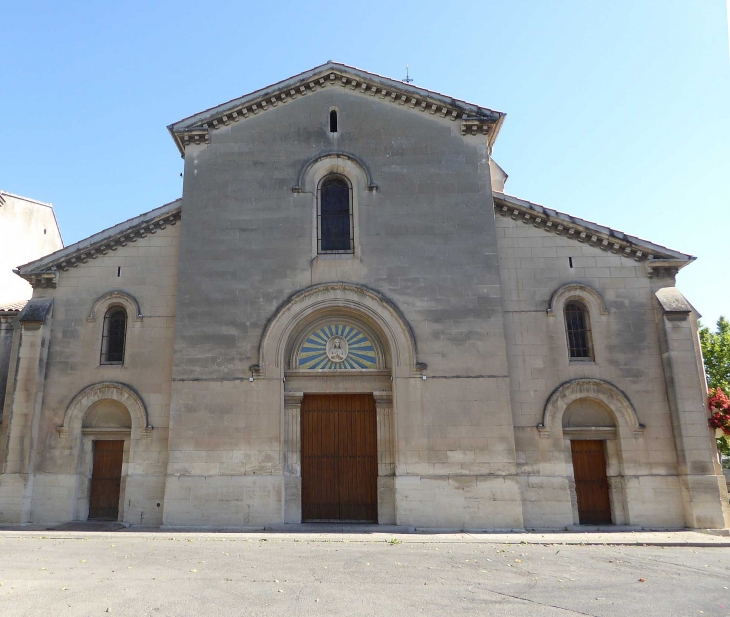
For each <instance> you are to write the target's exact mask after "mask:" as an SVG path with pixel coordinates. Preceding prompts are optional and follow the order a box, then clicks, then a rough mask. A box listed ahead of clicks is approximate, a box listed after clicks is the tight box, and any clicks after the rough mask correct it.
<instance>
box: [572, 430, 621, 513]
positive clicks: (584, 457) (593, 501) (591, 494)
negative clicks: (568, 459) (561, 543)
mask: <svg viewBox="0 0 730 617" xmlns="http://www.w3.org/2000/svg"><path fill="white" fill-rule="evenodd" d="M604 443H605V442H603V441H599V440H592V439H576V440H572V441H571V442H570V449H571V451H572V454H573V474H574V477H575V492H576V496H577V498H578V520H579V522H580V524H581V525H605V524H610V523H611V500H610V498H609V494H608V477H607V475H606V452H605V445H604Z"/></svg>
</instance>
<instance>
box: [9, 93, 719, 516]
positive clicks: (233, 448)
mask: <svg viewBox="0 0 730 617" xmlns="http://www.w3.org/2000/svg"><path fill="white" fill-rule="evenodd" d="M374 94H375V93H373V96H371V93H370V92H369V91H363V90H361V89H359V88H357V89H356V88H351V87H349V86H348V87H343V86H341V85H338V84H337V83H335V84H332V85H325V86H324V87H320V86H317V87H316V88H314V89H310V90H308V93H307V94H306V95H301V96H300V95H298V96H297V98H296V100H293V99H292V100H289V99H287V100H286V102H285V103H284V102H282V99H280V98H279V99H275V100H276V102H277V104H276V106H274V105H273V104H272V105H269V104H268V103H267V110H266V111H263V110H262V109H259V108H257V110H258V111H257V112H256V113H254V111H253V110H252V109H251V108H249V111H248V112H247V113H248V115H247V116H246V119H245V120H243V121H242V120H241V118H239V119H238V120H231V117H228V116H227V120H226V122H223V121H222V120H221V121H220V122H218V125H217V126H218V128H211V127H209V128H208V129H205V130H203V129H201V131H203V132H202V133H200V134H198V133H195V134H193V135H192V137H190V135H188V137H189V140H188V141H189V143H188V145H186V146H185V147H184V151H185V181H184V187H183V204H184V205H183V221H182V222H178V218H175V217H179V212H180V211H179V208H180V204H179V203H177V204H170V205H168V206H165V207H163V208H161V209H159V211H153V213H149V214H150V216H148V217H146V218H145V217H138V219H135V220H133V221H132V222H130V223H129V225H128V227H127V228H114V234H115V235H114V242H115V244H114V249H113V250H112V249H110V248H109V246H108V245H107V244H104V245H103V246H104V250H102V244H101V243H102V242H111V241H110V240H104V239H103V238H102V239H99V238H97V239H96V240H94V242H96V244H95V245H94V246H96V247H98V250H97V248H94V249H93V251H92V249H90V248H89V247H88V246H87V247H83V248H79V249H78V251H76V252H75V253H74V252H69V253H68V254H66V253H64V254H63V259H64V260H65V261H64V263H65V264H66V266H65V269H63V268H61V271H60V272H58V273H57V274H58V278H57V283H58V284H57V286H56V287H55V288H54V287H48V286H46V287H41V286H38V287H37V288H36V290H35V295H34V300H33V303H34V304H44V305H46V304H47V305H48V306H49V310H48V311H47V312H46V313H45V314H44V315H43V319H42V320H40V321H37V320H36V321H33V322H32V323H31V322H28V323H25V322H21V321H18V322H14V323H13V324H12V325H11V327H12V328H14V330H13V336H12V339H13V341H15V342H14V343H13V347H12V349H13V350H14V351H13V354H11V356H12V357H10V359H9V371H10V373H11V379H10V380H9V381H8V385H9V389H8V392H9V395H8V397H7V398H8V400H7V401H6V404H5V409H4V415H3V422H2V424H0V473H1V474H2V475H0V521H2V522H19V521H22V522H43V523H52V522H64V521H67V520H85V519H86V518H87V517H88V514H89V493H90V478H91V474H92V461H93V448H94V442H95V441H96V440H98V439H121V440H124V442H125V447H124V458H123V468H122V484H121V499H120V512H119V518H120V520H122V521H124V522H127V523H131V524H138V525H139V524H150V525H158V524H165V525H173V526H174V525H208V526H261V525H265V524H280V523H299V522H301V518H302V479H301V468H302V464H301V448H302V445H301V432H300V431H301V429H300V424H299V422H300V414H301V404H302V400H303V397H305V396H306V395H307V394H312V393H319V394H321V393H348V392H349V393H372V394H373V397H374V400H375V406H376V411H377V450H378V452H377V469H378V479H377V494H378V519H379V522H380V523H382V524H398V525H406V526H419V527H448V528H459V529H520V528H524V527H527V528H566V527H572V526H574V525H577V524H578V523H579V522H580V519H579V516H580V515H579V511H578V505H577V497H576V483H575V470H574V468H573V463H572V458H571V440H575V439H598V440H601V441H603V442H604V445H605V456H606V472H607V478H608V486H609V489H608V490H609V500H610V504H611V516H612V520H613V522H614V523H616V524H622V525H639V526H650V527H667V528H673V527H682V526H689V527H704V528H707V527H723V526H727V525H728V524H729V523H730V521H728V519H727V516H728V514H727V507H726V506H727V492H726V488H725V484H724V482H723V481H722V478H721V475H720V474H721V472H720V469H719V465H718V464H717V460H716V456H715V457H714V458H713V456H714V451H713V443H712V438H711V435H710V432H709V429H708V427H707V422H706V414H705V409H704V405H705V399H704V397H705V391H704V381H703V377H702V374H701V368H700V363H699V362H700V361H699V350H698V349H697V345H696V339H697V324H696V314H695V313H694V312H693V311H692V309H691V307H689V305H688V304H687V306H688V307H689V309H688V311H689V312H682V311H680V312H682V315H683V319H675V318H674V317H675V314H676V312H677V310H675V309H676V307H677V306H678V304H677V303H676V302H670V303H669V304H667V302H663V301H662V299H663V298H664V299H666V298H670V299H671V298H676V297H678V296H677V294H678V292H676V290H675V289H674V279H673V274H671V272H673V271H676V268H677V267H680V266H678V265H677V264H678V263H681V264H682V265H684V264H685V263H688V262H689V261H690V257H689V256H682V255H681V254H678V253H676V252H674V251H671V250H669V249H662V247H657V246H656V245H652V244H650V243H644V244H641V243H640V241H639V240H638V239H635V238H632V237H630V236H626V235H624V234H620V233H619V232H613V231H612V230H606V228H599V227H598V226H595V225H593V224H589V223H587V222H585V221H583V222H581V221H580V219H573V218H571V217H567V215H560V216H558V215H557V214H551V213H550V212H548V211H547V210H545V209H540V208H538V207H536V206H535V207H533V206H534V205H533V206H526V205H525V204H526V202H521V201H520V200H515V199H514V198H509V197H508V196H505V195H503V194H502V193H501V192H499V193H493V192H492V191H493V189H492V187H493V183H492V178H491V176H490V163H491V159H490V157H489V143H488V140H489V139H491V137H489V138H485V137H484V135H483V134H482V133H479V131H476V132H475V133H474V134H472V130H471V128H469V130H467V131H466V132H463V131H462V126H461V123H460V122H457V121H454V120H452V119H451V118H450V116H449V115H446V114H445V113H444V115H443V116H442V114H441V113H436V110H433V111H434V113H430V112H429V111H428V110H426V111H422V110H421V109H420V107H419V106H417V105H414V106H413V107H411V106H410V105H406V104H405V102H403V104H399V102H398V100H395V102H389V100H390V96H388V98H381V97H380V96H379V95H378V96H374ZM331 109H336V110H337V111H338V114H339V126H338V132H337V133H330V132H329V130H328V129H329V124H328V118H329V112H330V110H331ZM469 122H471V121H470V120H469ZM466 126H468V127H471V125H470V124H468V122H467V124H466ZM203 133H205V135H206V137H203V138H201V136H202V135H203ZM196 135H197V137H198V139H197V141H198V143H197V144H196V143H195V136H196ZM480 135H481V136H480ZM180 143H182V142H180ZM492 168H493V169H495V170H496V169H497V167H495V166H494V165H492ZM328 174H336V175H338V176H340V177H344V178H345V179H346V180H347V182H348V183H349V185H350V187H351V193H350V194H351V200H352V201H351V203H352V213H353V227H352V229H353V243H354V247H353V251H352V253H349V254H347V253H343V254H321V253H318V244H317V242H318V232H317V229H318V228H317V224H318V223H317V220H318V218H317V212H318V210H317V203H318V202H317V199H318V197H317V195H318V187H319V186H320V181H321V180H322V179H323V178H324V177H326V176H327V175H328ZM502 176H504V174H503V173H500V178H499V179H498V182H497V184H498V188H500V190H501V188H502V187H503V182H504V179H505V178H504V177H502ZM495 207H496V212H497V215H496V216H495ZM518 208H521V209H520V210H518ZM561 217H562V218H561ZM547 219H550V220H549V221H548V220H547ZM150 221H152V222H153V224H150ZM173 223H175V224H173ZM548 223H549V225H548ZM571 226H572V227H571ZM609 241H610V243H609ZM662 250H664V251H665V252H664V253H662ZM648 254H652V255H659V256H661V257H662V260H661V261H660V260H654V264H655V266H656V264H659V263H661V264H662V265H661V267H659V266H656V267H654V266H652V267H651V268H650V267H648V266H647V263H644V260H645V259H646V256H647V255H648ZM74 260H76V261H74ZM48 263H51V262H48ZM54 263H55V262H54ZM667 273H669V274H667ZM31 274H32V273H31ZM54 276H55V275H54ZM54 280H55V279H54ZM572 300H579V301H581V302H583V304H584V305H585V307H586V309H587V311H588V323H589V330H590V338H591V354H590V357H585V358H580V359H575V358H572V359H571V358H570V355H569V353H568V348H567V338H566V325H565V324H566V322H565V318H564V307H565V304H566V303H567V302H570V301H572ZM51 302H52V308H50V305H51ZM682 306H684V305H682ZM110 307H122V308H124V309H125V311H126V312H127V316H128V319H127V331H126V345H125V352H124V362H123V364H116V365H110V364H103V363H100V358H101V357H103V347H102V339H103V332H104V327H105V326H104V319H103V317H104V315H105V313H106V311H107V310H108V309H109V308H110ZM680 308H681V307H680ZM338 322H341V323H343V324H345V323H346V324H349V325H353V324H354V326H357V328H359V329H360V330H361V331H362V332H365V333H367V337H368V340H370V341H371V343H372V347H373V351H372V358H373V368H369V369H357V370H355V369H353V370H335V369H334V368H330V369H327V370H321V371H320V370H312V371H308V370H302V369H301V367H300V366H299V365H298V364H297V363H296V361H295V359H296V358H297V357H299V356H298V355H297V354H299V353H303V352H302V351H301V349H302V345H303V343H302V341H304V340H305V339H306V337H307V336H309V335H311V333H312V332H313V331H314V329H316V328H321V327H322V326H323V325H326V324H333V323H338ZM348 327H349V326H348ZM327 349H329V348H327ZM330 352H331V350H329V351H327V353H330ZM322 353H324V352H322ZM348 353H349V351H348ZM100 401H112V402H113V403H114V405H122V406H124V408H125V409H126V410H127V411H129V418H130V422H128V423H126V424H125V423H123V422H122V423H119V426H114V427H110V426H106V425H104V426H102V427H98V426H95V425H94V423H93V422H91V421H89V422H86V423H85V422H84V418H85V417H86V414H87V413H88V412H89V409H92V408H93V406H94V405H97V404H99V403H100ZM110 404H111V403H110ZM566 409H568V410H569V411H568V413H567V414H566V413H565V412H566ZM125 417H126V416H125ZM105 430H106V431H108V432H107V433H104V432H103V431H105ZM109 431H111V432H109Z"/></svg>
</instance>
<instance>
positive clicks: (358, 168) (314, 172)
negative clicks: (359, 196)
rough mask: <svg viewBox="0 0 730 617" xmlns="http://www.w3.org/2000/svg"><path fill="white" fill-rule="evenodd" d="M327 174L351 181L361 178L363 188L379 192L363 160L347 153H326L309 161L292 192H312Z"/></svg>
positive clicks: (301, 171) (300, 172)
mask: <svg viewBox="0 0 730 617" xmlns="http://www.w3.org/2000/svg"><path fill="white" fill-rule="evenodd" d="M327 174H342V175H343V176H345V177H347V178H350V179H353V176H359V177H360V179H361V181H362V186H363V188H365V189H367V190H368V191H377V190H378V185H377V184H375V182H374V181H373V177H372V174H371V173H370V169H369V168H368V166H367V165H366V164H365V162H364V161H363V160H362V159H361V158H359V157H357V156H355V155H354V154H349V153H347V152H324V153H322V154H318V155H317V156H315V157H313V158H311V159H309V160H308V161H307V162H306V163H305V164H304V165H303V167H302V169H301V170H300V171H299V177H298V178H297V183H296V184H295V185H294V186H293V187H292V192H293V193H304V192H312V190H313V188H312V187H313V186H314V187H316V186H317V184H318V183H319V181H320V180H321V179H322V178H323V177H324V176H326V175H327Z"/></svg>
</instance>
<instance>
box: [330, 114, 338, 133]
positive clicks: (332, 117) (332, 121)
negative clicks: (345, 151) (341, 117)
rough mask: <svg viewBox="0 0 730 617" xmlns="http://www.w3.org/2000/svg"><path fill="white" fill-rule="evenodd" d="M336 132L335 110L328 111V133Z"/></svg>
mask: <svg viewBox="0 0 730 617" xmlns="http://www.w3.org/2000/svg"><path fill="white" fill-rule="evenodd" d="M336 132H337V110H336V109H333V110H332V111H330V133H336Z"/></svg>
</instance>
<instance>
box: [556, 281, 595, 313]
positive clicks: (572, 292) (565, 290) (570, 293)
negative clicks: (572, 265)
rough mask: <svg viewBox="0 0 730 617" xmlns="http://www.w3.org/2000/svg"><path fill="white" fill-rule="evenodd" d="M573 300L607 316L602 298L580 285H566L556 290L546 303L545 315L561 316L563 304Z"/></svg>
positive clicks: (585, 286) (586, 286)
mask: <svg viewBox="0 0 730 617" xmlns="http://www.w3.org/2000/svg"><path fill="white" fill-rule="evenodd" d="M574 299H578V300H582V301H583V302H585V303H586V304H587V305H588V307H589V308H590V309H593V310H594V311H596V312H597V313H598V314H600V315H608V308H607V307H606V302H605V301H604V300H603V296H602V295H601V294H600V293H598V292H597V291H596V290H595V289H593V288H592V287H589V286H588V285H583V284H582V283H568V284H567V285H563V286H562V287H559V288H558V289H556V290H555V291H554V292H553V295H552V296H551V297H550V301H549V302H548V307H547V314H548V315H551V316H555V315H556V314H561V313H562V311H563V307H564V306H565V303H566V302H567V301H568V300H574Z"/></svg>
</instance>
